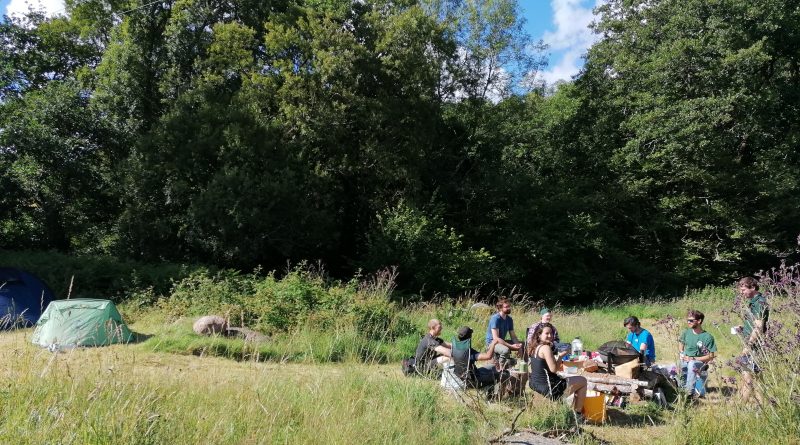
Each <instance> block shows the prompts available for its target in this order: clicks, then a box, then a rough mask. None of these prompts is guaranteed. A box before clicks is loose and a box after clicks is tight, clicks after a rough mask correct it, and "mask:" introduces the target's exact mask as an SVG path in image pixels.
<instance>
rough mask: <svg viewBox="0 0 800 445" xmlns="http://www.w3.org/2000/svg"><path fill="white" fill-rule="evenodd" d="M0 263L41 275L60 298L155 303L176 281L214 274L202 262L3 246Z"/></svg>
mask: <svg viewBox="0 0 800 445" xmlns="http://www.w3.org/2000/svg"><path fill="white" fill-rule="evenodd" d="M0 264H3V265H4V266H11V267H18V268H20V269H24V270H27V271H28V272H31V273H33V274H34V275H36V276H38V277H39V278H41V279H42V280H43V281H44V282H45V283H47V285H48V286H49V287H50V289H51V290H52V291H53V292H54V293H55V295H56V297H57V298H66V297H67V294H68V292H69V289H70V283H72V294H71V297H72V298H107V299H111V300H114V301H115V302H122V301H128V300H135V301H136V302H137V303H138V304H139V305H143V306H148V307H149V306H151V305H152V304H153V302H154V301H155V299H156V298H158V297H160V296H163V295H169V293H170V291H171V289H172V286H173V281H175V280H178V281H180V280H182V279H183V278H184V277H188V276H190V275H192V274H197V273H200V271H203V273H210V272H209V268H206V267H204V266H200V265H187V264H177V263H159V264H150V263H140V262H136V261H130V260H128V261H123V260H120V259H118V258H113V257H110V256H100V255H82V256H72V255H64V254H63V253H59V252H55V251H10V250H2V249H0Z"/></svg>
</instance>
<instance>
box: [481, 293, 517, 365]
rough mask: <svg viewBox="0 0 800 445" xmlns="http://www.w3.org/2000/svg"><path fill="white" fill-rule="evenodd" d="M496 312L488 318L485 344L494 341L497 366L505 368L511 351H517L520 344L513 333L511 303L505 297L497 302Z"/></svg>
mask: <svg viewBox="0 0 800 445" xmlns="http://www.w3.org/2000/svg"><path fill="white" fill-rule="evenodd" d="M496 307H497V313H495V314H494V315H492V318H490V319H489V327H488V329H487V330H486V345H487V346H488V345H489V344H491V343H492V342H495V343H496V344H495V347H494V357H495V363H496V364H497V365H498V367H499V368H501V369H505V368H506V365H507V364H508V363H509V362H510V360H511V351H519V350H520V348H522V344H521V343H520V341H519V339H517V334H516V333H514V319H512V318H511V303H510V302H509V301H508V299H506V298H501V299H500V300H499V301H498V302H497V305H496Z"/></svg>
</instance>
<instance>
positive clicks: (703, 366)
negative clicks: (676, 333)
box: [679, 310, 717, 397]
mask: <svg viewBox="0 0 800 445" xmlns="http://www.w3.org/2000/svg"><path fill="white" fill-rule="evenodd" d="M704 319H705V315H703V313H702V312H700V311H696V310H690V311H689V313H688V315H687V316H686V323H688V324H689V329H687V330H685V331H683V333H682V334H681V338H680V340H679V341H680V346H679V348H680V351H681V368H682V370H683V373H684V375H685V376H686V384H685V385H684V388H686V392H687V393H688V394H689V396H690V397H691V396H695V395H696V396H699V397H703V396H705V395H706V388H705V379H704V375H703V374H704V372H705V371H706V370H707V369H708V363H709V362H711V360H714V354H715V353H716V352H717V345H716V344H715V343H714V336H713V335H711V334H709V333H708V332H706V331H705V330H703V320H704ZM698 383H699V384H698Z"/></svg>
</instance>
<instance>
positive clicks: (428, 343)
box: [415, 318, 450, 377]
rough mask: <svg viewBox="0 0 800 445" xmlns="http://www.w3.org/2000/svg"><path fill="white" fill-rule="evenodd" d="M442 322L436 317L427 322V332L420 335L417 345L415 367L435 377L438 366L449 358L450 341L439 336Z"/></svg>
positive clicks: (420, 371) (422, 372) (418, 370)
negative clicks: (420, 338)
mask: <svg viewBox="0 0 800 445" xmlns="http://www.w3.org/2000/svg"><path fill="white" fill-rule="evenodd" d="M441 333H442V323H440V322H439V320H437V319H435V318H434V319H431V320H430V321H429V322H428V333H427V334H425V336H424V337H422V340H420V342H419V345H418V346H417V353H416V354H415V358H416V368H417V372H419V373H420V374H422V375H426V376H430V377H435V376H436V374H438V370H439V366H441V365H442V364H443V363H445V362H447V361H449V359H450V343H447V342H446V341H444V340H442V339H441V338H439V335H440V334H441Z"/></svg>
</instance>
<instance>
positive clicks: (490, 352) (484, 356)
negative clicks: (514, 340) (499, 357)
mask: <svg viewBox="0 0 800 445" xmlns="http://www.w3.org/2000/svg"><path fill="white" fill-rule="evenodd" d="M497 343H499V342H498V341H497V340H493V341H492V342H491V343H489V347H488V348H487V349H486V352H481V353H480V354H478V357H477V358H478V360H491V359H493V358H494V347H495V345H497Z"/></svg>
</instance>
